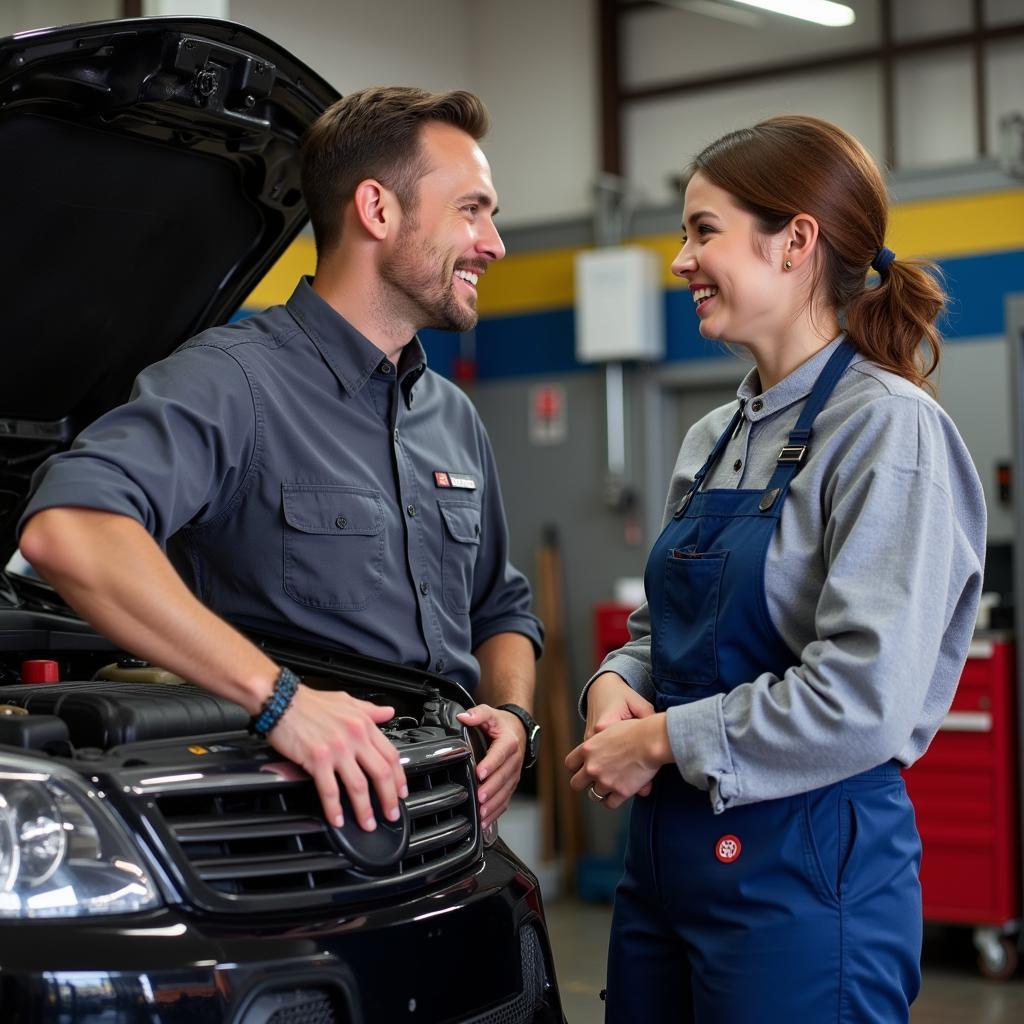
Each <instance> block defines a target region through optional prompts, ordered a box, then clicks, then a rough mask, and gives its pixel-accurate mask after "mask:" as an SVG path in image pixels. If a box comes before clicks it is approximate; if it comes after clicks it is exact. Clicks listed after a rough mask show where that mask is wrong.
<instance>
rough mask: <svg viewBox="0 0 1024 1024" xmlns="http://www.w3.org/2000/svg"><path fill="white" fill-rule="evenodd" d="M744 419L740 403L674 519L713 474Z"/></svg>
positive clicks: (680, 514) (681, 501) (683, 510)
mask: <svg viewBox="0 0 1024 1024" xmlns="http://www.w3.org/2000/svg"><path fill="white" fill-rule="evenodd" d="M742 417H743V403H742V402H741V403H740V407H739V408H738V409H737V410H736V412H735V414H734V415H733V418H732V419H731V420H729V425H728V426H727V427H726V428H725V430H723V431H722V436H721V437H720V438H719V439H718V440H717V441H716V442H715V447H714V448H712V449H711V454H710V455H709V456H708V457H707V459H706V460H705V461H704V465H703V466H701V467H700V469H698V470H697V473H696V475H695V476H694V478H693V483H692V484H690V489H689V490H688V491H687V492H686V493H685V494H684V495H683V497H682V498H681V499H680V501H679V504H678V505H676V507H675V509H674V510H673V512H672V518H673V519H678V518H679V517H680V516H682V515H683V513H684V512H685V511H686V509H687V507H688V506H689V504H690V499H691V498H692V497H693V496H694V495H695V494H696V493H697V491H699V490H700V485H701V484H702V483H703V482H704V477H706V476H707V475H708V473H710V472H711V470H712V469H713V468H714V465H715V463H716V462H718V460H719V459H720V458H721V457H722V452H724V451H725V447H726V445H727V444H728V443H729V439H730V438H731V437H732V435H733V434H734V433H735V432H736V429H737V427H739V425H740V420H741V419H742Z"/></svg>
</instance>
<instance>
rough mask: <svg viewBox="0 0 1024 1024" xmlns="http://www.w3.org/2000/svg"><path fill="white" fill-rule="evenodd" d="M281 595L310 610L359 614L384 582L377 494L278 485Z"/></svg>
mask: <svg viewBox="0 0 1024 1024" xmlns="http://www.w3.org/2000/svg"><path fill="white" fill-rule="evenodd" d="M281 503H282V510H283V513H284V525H283V528H284V540H283V544H284V554H283V562H284V590H285V593H286V594H288V596H289V597H291V598H292V599H293V600H295V601H297V602H298V603H299V604H304V605H308V606H309V607H311V608H332V609H337V610H339V611H359V610H360V609H363V608H365V607H366V606H367V605H368V604H369V603H370V602H371V601H372V600H373V599H374V598H375V597H376V596H377V594H378V593H379V592H380V588H381V583H382V582H383V579H384V504H383V502H382V501H381V496H380V492H379V491H374V490H370V489H368V488H365V487H350V486H347V485H344V484H282V485H281Z"/></svg>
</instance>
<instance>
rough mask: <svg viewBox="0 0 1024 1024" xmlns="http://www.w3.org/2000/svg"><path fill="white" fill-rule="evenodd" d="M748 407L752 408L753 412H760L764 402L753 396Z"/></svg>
mask: <svg viewBox="0 0 1024 1024" xmlns="http://www.w3.org/2000/svg"><path fill="white" fill-rule="evenodd" d="M750 408H751V409H753V410H754V412H760V411H761V410H762V409H763V408H764V402H762V401H761V399H760V398H755V399H754V400H753V401H752V402H751V403H750Z"/></svg>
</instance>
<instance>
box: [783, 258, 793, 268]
mask: <svg viewBox="0 0 1024 1024" xmlns="http://www.w3.org/2000/svg"><path fill="white" fill-rule="evenodd" d="M782 267H783V269H784V270H792V269H793V261H792V260H786V262H785V263H783V264H782Z"/></svg>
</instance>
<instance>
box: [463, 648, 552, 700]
mask: <svg viewBox="0 0 1024 1024" xmlns="http://www.w3.org/2000/svg"><path fill="white" fill-rule="evenodd" d="M473 654H474V656H475V657H476V659H477V661H478V662H479V663H480V685H479V687H477V691H476V694H475V696H476V699H477V700H478V701H479V702H480V703H481V704H489V705H490V706H491V707H498V706H499V705H500V704H518V705H519V706H520V707H523V708H526V710H527V711H529V712H531V713H532V712H533V692H534V688H535V686H536V680H537V662H536V658H535V657H534V652H533V643H532V642H531V641H530V640H529V639H528V638H527V637H525V636H523V634H522V633H496V634H495V635H494V636H492V637H489V638H488V639H487V640H485V641H484V642H483V643H482V644H480V646H479V647H477V649H476V650H475V651H474V652H473Z"/></svg>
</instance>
